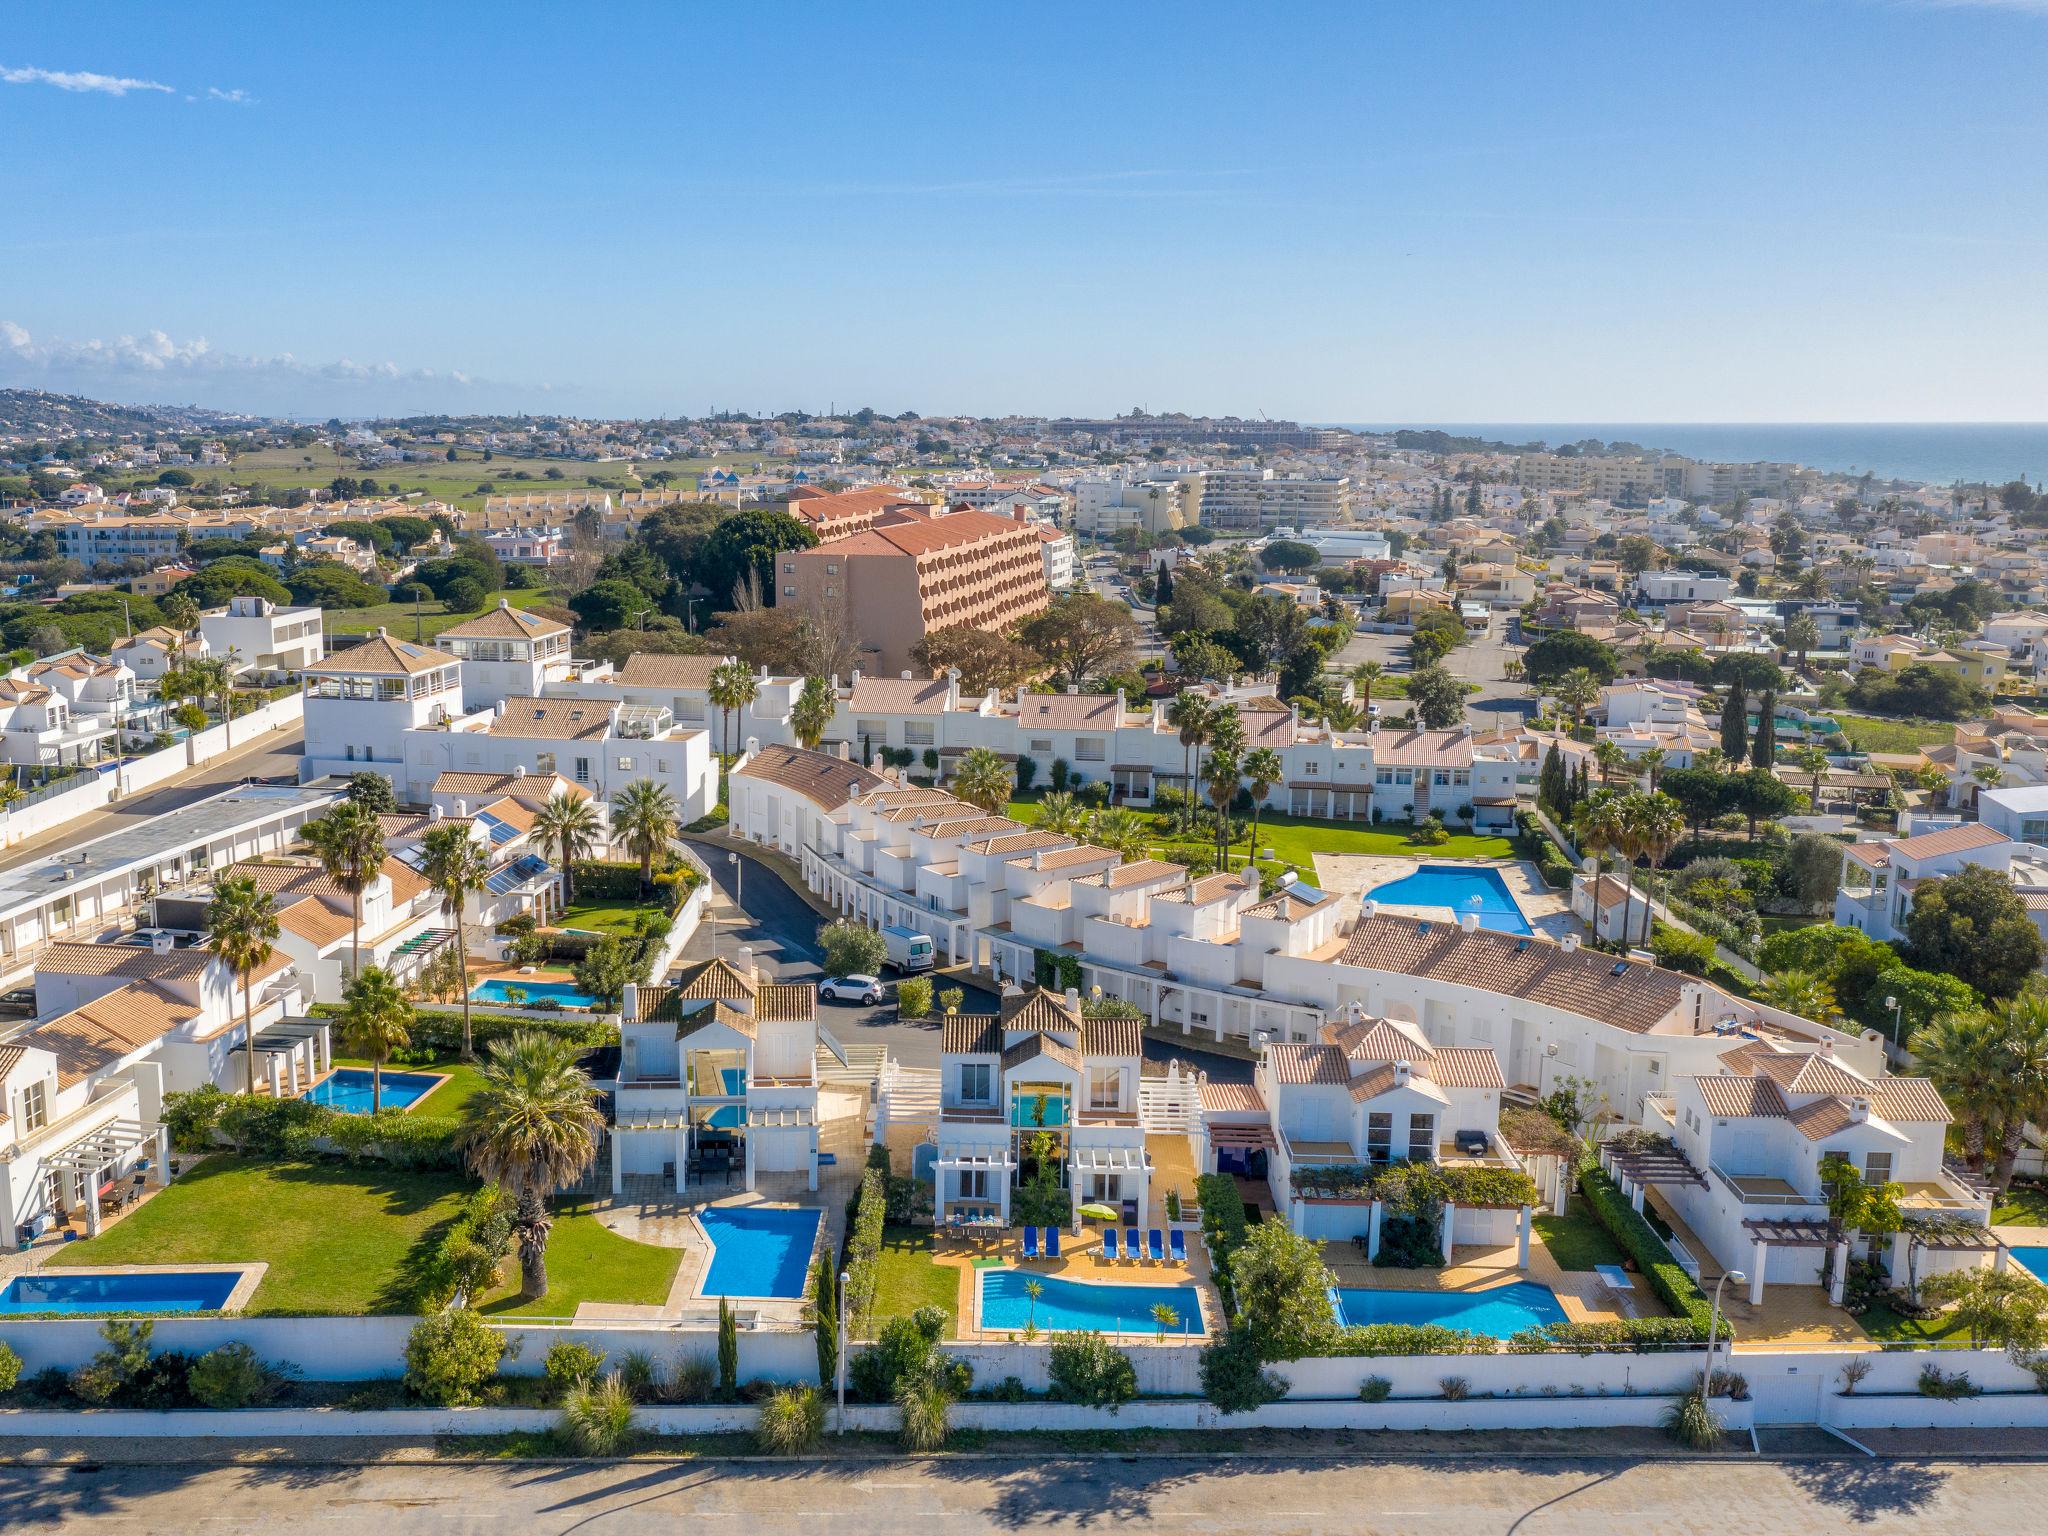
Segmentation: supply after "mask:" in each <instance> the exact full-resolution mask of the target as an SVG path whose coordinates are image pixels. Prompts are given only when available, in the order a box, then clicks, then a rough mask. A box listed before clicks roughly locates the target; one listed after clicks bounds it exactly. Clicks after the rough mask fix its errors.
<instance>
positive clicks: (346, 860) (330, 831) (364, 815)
mask: <svg viewBox="0 0 2048 1536" xmlns="http://www.w3.org/2000/svg"><path fill="white" fill-rule="evenodd" d="M299 836H300V837H302V838H304V839H305V841H306V844H307V846H308V847H310V848H311V849H312V850H313V853H314V855H315V856H316V857H317V858H318V859H319V860H320V865H321V868H323V869H325V870H326V871H327V877H328V878H329V879H330V880H332V881H333V882H334V883H335V884H336V885H338V886H340V887H341V888H342V889H343V890H344V891H346V892H348V901H349V930H350V938H349V961H348V970H349V974H350V975H351V976H353V975H354V974H355V973H356V972H357V971H359V970H361V969H362V968H363V892H364V891H365V890H367V889H369V886H370V882H371V881H373V880H375V879H376V878H377V877H378V875H379V874H381V873H382V872H383V869H384V828H383V826H382V825H381V824H380V823H379V822H378V820H377V813H376V812H375V811H373V810H371V809H370V808H369V807H368V806H367V805H364V804H362V803H361V802H360V801H356V800H344V801H342V802H341V804H339V805H337V806H336V807H335V808H334V809H333V810H331V811H329V812H328V813H327V814H326V815H325V816H322V817H321V818H320V819H319V820H318V821H309V822H307V823H306V824H305V826H303V827H301V828H300V829H299Z"/></svg>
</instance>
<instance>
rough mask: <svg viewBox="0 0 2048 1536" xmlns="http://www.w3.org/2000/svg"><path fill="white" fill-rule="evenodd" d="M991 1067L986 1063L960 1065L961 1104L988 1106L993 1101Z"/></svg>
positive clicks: (968, 1062)
mask: <svg viewBox="0 0 2048 1536" xmlns="http://www.w3.org/2000/svg"><path fill="white" fill-rule="evenodd" d="M989 1079H990V1067H989V1064H988V1063H987V1062H985V1061H963V1062H962V1063H960V1102H961V1103H962V1104H987V1103H990V1102H992V1101H993V1098H994V1095H993V1094H992V1092H991V1091H990V1081H989Z"/></svg>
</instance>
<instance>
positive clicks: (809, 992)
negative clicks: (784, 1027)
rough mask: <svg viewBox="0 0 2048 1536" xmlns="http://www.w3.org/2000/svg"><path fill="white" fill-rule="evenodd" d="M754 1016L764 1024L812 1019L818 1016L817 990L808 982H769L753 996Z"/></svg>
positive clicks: (800, 1021) (799, 1021)
mask: <svg viewBox="0 0 2048 1536" xmlns="http://www.w3.org/2000/svg"><path fill="white" fill-rule="evenodd" d="M754 1014H755V1017H757V1018H759V1019H760V1020H761V1022H762V1023H764V1024H786V1023H792V1022H795V1023H802V1022H803V1021H805V1020H807V1019H814V1018H816V1017H817V1016H818V989H817V988H816V987H815V986H813V985H811V983H809V982H808V981H771V982H769V983H767V984H766V985H765V986H763V987H762V988H761V989H760V991H758V992H757V993H756V994H755V995H754Z"/></svg>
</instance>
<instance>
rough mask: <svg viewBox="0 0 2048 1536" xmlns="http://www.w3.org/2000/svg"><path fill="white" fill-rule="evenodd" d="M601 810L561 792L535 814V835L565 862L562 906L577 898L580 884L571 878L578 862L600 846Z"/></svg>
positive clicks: (579, 797) (556, 793)
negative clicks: (577, 888) (599, 826)
mask: <svg viewBox="0 0 2048 1536" xmlns="http://www.w3.org/2000/svg"><path fill="white" fill-rule="evenodd" d="M597 832H598V827H597V810H596V808H595V807H594V806H592V805H591V803H590V801H589V799H588V798H587V797H585V796H582V795H572V794H571V793H569V791H568V790H566V789H558V790H556V791H555V793H554V794H553V795H551V796H549V797H548V802H547V804H545V805H543V806H542V807H541V808H540V809H539V810H537V811H535V812H534V813H533V835H534V836H535V837H536V838H538V839H540V842H541V846H542V847H548V846H552V847H553V848H554V849H555V851H556V853H557V854H558V855H559V856H560V858H561V861H562V905H563V906H567V905H568V904H569V901H570V899H571V898H572V897H573V896H574V894H575V890H576V883H575V879H574V877H573V876H572V875H571V874H570V869H571V866H573V865H574V864H575V862H576V860H577V859H578V858H579V857H581V856H585V855H587V854H589V852H590V850H591V849H592V848H593V847H595V846H596V844H597Z"/></svg>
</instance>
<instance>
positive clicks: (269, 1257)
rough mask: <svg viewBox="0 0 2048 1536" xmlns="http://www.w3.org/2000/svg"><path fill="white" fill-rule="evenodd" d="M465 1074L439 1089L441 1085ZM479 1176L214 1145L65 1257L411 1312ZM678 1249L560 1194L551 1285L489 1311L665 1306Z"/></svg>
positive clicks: (325, 1303)
mask: <svg viewBox="0 0 2048 1536" xmlns="http://www.w3.org/2000/svg"><path fill="white" fill-rule="evenodd" d="M455 1086H456V1085H455V1084H453V1083H449V1084H446V1085H444V1086H443V1087H442V1088H440V1089H438V1090H437V1091H436V1093H435V1096H434V1098H432V1099H429V1100H428V1101H427V1102H428V1103H429V1104H432V1103H434V1102H435V1100H436V1099H438V1098H439V1096H440V1094H442V1093H447V1092H449V1091H450V1090H452V1089H453V1088H454V1087H455ZM475 1187H476V1181H475V1180H473V1179H469V1178H466V1177H464V1176H462V1175H460V1174H454V1173H408V1172H402V1171H399V1170H397V1169H392V1168H387V1167H383V1166H381V1165H379V1164H375V1163H366V1164H361V1165H352V1164H348V1163H342V1162H330V1161H327V1160H324V1159H319V1160H307V1161H303V1162H290V1161H285V1162H272V1161H268V1160H265V1159H259V1158H253V1157H239V1156H235V1155H232V1154H228V1153H218V1154H215V1155H214V1156H211V1157H208V1158H207V1159H206V1160H205V1161H204V1162H202V1163H200V1164H199V1166H198V1167H196V1168H193V1169H192V1170H190V1171H189V1172H188V1173H186V1174H185V1175H184V1176H183V1177H181V1178H178V1179H176V1180H174V1181H173V1182H172V1184H171V1186H170V1188H168V1189H166V1190H164V1191H163V1193H161V1194H159V1195H156V1196H154V1197H153V1198H152V1199H151V1200H150V1201H149V1202H148V1203H147V1204H146V1205H144V1206H142V1207H141V1208H140V1209H139V1210H137V1211H135V1212H134V1214H132V1215H130V1216H128V1217H126V1218H124V1219H123V1220H122V1221H121V1222H119V1223H118V1224H117V1225H115V1226H113V1227H111V1228H109V1229H108V1230H107V1231H106V1232H105V1233H104V1234H102V1235H101V1236H99V1237H97V1238H93V1239H90V1240H88V1241H86V1242H81V1243H72V1244H69V1245H68V1246H67V1247H66V1248H65V1250H64V1262H65V1263H66V1264H81V1265H101V1264H232V1263H255V1262H259V1261H260V1262H263V1263H267V1264H268V1265H269V1266H270V1268H269V1271H268V1272H267V1273H266V1274H265V1275H264V1277H263V1281H262V1283H261V1284H260V1285H258V1286H257V1287H256V1295H255V1297H254V1299H253V1300H252V1301H251V1303H250V1305H249V1312H250V1314H251V1315H253V1316H292V1317H309V1316H358V1315H361V1314H365V1313H404V1312H408V1311H410V1310H412V1308H413V1306H414V1304H415V1303H414V1298H413V1278H412V1277H413V1274H414V1272H415V1266H416V1265H417V1264H418V1263H419V1262H420V1261H421V1260H422V1259H423V1258H424V1257H425V1256H426V1255H427V1254H428V1253H429V1252H431V1250H432V1248H433V1246H434V1244H435V1243H436V1242H437V1241H438V1240H439V1237H440V1234H441V1231H442V1229H443V1228H444V1227H445V1226H446V1225H447V1224H448V1223H449V1222H450V1221H452V1220H453V1219H454V1217H455V1215H456V1212H457V1209H458V1208H459V1206H460V1205H461V1201H462V1197H463V1196H464V1195H465V1194H467V1193H468V1192H469V1191H470V1190H472V1189H474V1188H475ZM681 1258H682V1251H681V1250H680V1249H676V1248H654V1247H650V1246H648V1245H646V1244H644V1243H634V1242H628V1241H627V1240H626V1239H625V1238H622V1237H619V1236H617V1235H616V1234H614V1233H612V1232H609V1231H607V1230H606V1229H605V1228H604V1227H603V1226H601V1225H599V1223H598V1221H597V1218H596V1216H595V1215H593V1214H592V1213H591V1212H590V1211H589V1210H588V1209H587V1208H581V1207H568V1206H564V1207H563V1208H562V1209H561V1210H560V1211H559V1212H558V1213H557V1215H556V1218H555V1225H554V1230H553V1231H552V1233H551V1234H550V1236H549V1239H548V1285H549V1294H548V1295H547V1296H546V1297H545V1298H544V1299H542V1300H541V1301H538V1302H534V1303H531V1304H529V1305H526V1306H521V1305H520V1304H519V1291H518V1287H519V1279H518V1275H517V1272H516V1270H515V1269H514V1266H513V1265H512V1264H511V1263H509V1262H508V1264H507V1266H506V1269H507V1280H506V1283H505V1285H504V1286H503V1287H502V1288H501V1289H500V1290H499V1291H497V1292H495V1293H493V1295H492V1296H490V1297H489V1298H487V1299H486V1300H485V1302H484V1303H483V1304H482V1310H484V1311H487V1312H491V1313H494V1314H504V1315H511V1316H520V1317H566V1316H568V1315H569V1314H571V1313H573V1312H574V1311H575V1310H576V1304H577V1303H578V1302H579V1301H612V1302H634V1303H641V1304H646V1305H654V1304H658V1303H660V1302H662V1301H664V1300H666V1299H667V1297H668V1290H669V1286H670V1285H671V1284H672V1283H673V1281H674V1279H675V1272H676V1268H677V1265H678V1264H679V1263H680V1261H681Z"/></svg>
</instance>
